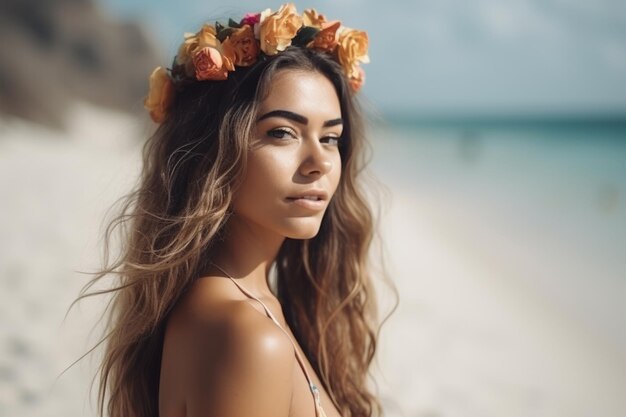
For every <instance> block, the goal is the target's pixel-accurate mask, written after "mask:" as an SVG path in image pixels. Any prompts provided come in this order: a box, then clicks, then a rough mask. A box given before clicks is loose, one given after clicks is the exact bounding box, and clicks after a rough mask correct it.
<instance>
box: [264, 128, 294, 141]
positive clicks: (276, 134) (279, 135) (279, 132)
mask: <svg viewBox="0 0 626 417" xmlns="http://www.w3.org/2000/svg"><path fill="white" fill-rule="evenodd" d="M267 134H268V135H269V136H271V137H273V138H276V139H285V137H288V136H291V137H295V134H294V133H293V132H291V131H289V130H287V129H274V130H270V131H269V132H267Z"/></svg>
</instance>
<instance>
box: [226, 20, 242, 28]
mask: <svg viewBox="0 0 626 417" xmlns="http://www.w3.org/2000/svg"><path fill="white" fill-rule="evenodd" d="M228 26H230V27H231V28H235V29H239V28H240V27H241V25H240V24H239V23H237V22H235V21H234V20H233V19H228Z"/></svg>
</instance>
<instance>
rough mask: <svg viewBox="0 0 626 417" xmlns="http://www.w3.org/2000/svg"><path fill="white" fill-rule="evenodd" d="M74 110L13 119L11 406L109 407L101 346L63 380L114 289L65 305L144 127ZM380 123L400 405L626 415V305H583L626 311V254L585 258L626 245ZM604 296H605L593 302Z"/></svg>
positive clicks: (9, 138)
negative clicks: (442, 168) (598, 237)
mask: <svg viewBox="0 0 626 417" xmlns="http://www.w3.org/2000/svg"><path fill="white" fill-rule="evenodd" d="M72 114H73V115H74V117H73V120H74V121H75V122H74V124H73V126H72V128H71V131H70V132H69V134H59V133H54V132H50V131H48V130H45V129H40V128H37V127H34V126H31V125H28V124H24V123H19V122H15V121H13V122H8V121H0V191H1V192H2V200H1V203H0V207H1V208H2V213H3V216H2V218H1V219H0V232H1V233H0V234H1V236H2V241H1V245H2V246H1V250H0V268H1V269H0V314H1V317H2V319H3V320H2V327H1V328H0V329H1V333H0V349H1V355H0V415H1V416H5V415H6V416H64V417H72V416H76V417H78V416H95V411H94V410H95V403H92V404H91V405H90V404H89V402H88V387H89V383H90V378H91V377H92V375H93V372H94V364H95V362H96V361H95V360H92V361H91V362H90V361H89V360H84V361H82V362H81V363H79V365H76V366H74V367H73V368H72V369H71V370H69V371H68V372H66V373H65V374H64V375H63V376H62V377H61V378H60V379H59V380H58V381H56V383H55V384H54V385H53V383H54V381H55V378H56V376H57V375H58V374H59V373H60V372H61V371H62V370H63V369H65V368H66V367H67V366H69V365H70V364H71V363H72V362H73V361H74V360H75V359H77V358H78V357H79V356H80V355H81V354H82V353H84V352H85V351H86V349H87V348H88V347H90V346H91V345H92V344H93V343H94V342H95V341H96V336H98V333H97V332H96V333H93V334H91V336H90V331H91V330H92V327H93V325H94V323H95V321H96V317H97V314H98V313H99V312H100V311H101V309H102V308H103V307H104V302H103V301H104V300H97V301H94V300H91V301H86V302H83V303H82V304H81V305H80V306H79V307H78V308H75V309H74V310H73V311H72V313H71V314H70V316H69V317H68V319H67V320H66V321H65V322H64V323H62V319H63V315H64V313H65V311H66V309H67V307H68V306H69V303H70V302H71V301H72V300H73V298H74V297H76V295H77V293H78V289H79V288H80V286H81V285H82V284H83V283H84V282H85V280H86V276H84V275H79V274H77V273H75V272H74V271H75V270H91V269H93V267H94V265H95V264H96V262H97V261H98V259H99V252H98V251H97V246H96V245H97V244H98V241H97V239H98V236H99V233H100V230H99V227H100V222H101V220H102V218H103V215H104V212H105V210H106V209H107V208H108V207H109V205H110V204H111V203H112V202H113V201H114V200H115V199H116V198H117V197H119V195H120V194H121V193H122V192H123V191H125V190H127V189H128V188H129V187H130V185H131V184H132V182H133V180H134V177H135V175H136V173H137V172H138V168H139V166H138V157H139V150H140V149H139V147H140V145H141V143H140V142H133V141H132V140H127V138H132V137H136V136H137V135H139V137H142V136H145V134H146V128H144V127H143V126H142V127H137V125H136V124H135V122H134V121H133V120H132V119H131V118H129V117H127V116H124V115H119V114H116V113H112V112H107V111H103V110H100V109H96V108H93V107H90V106H86V105H83V106H77V107H76V109H73V110H72ZM380 136H381V137H382V136H384V137H385V142H382V141H379V142H378V143H377V154H376V155H377V156H376V158H377V162H376V164H375V168H376V170H377V171H378V173H379V175H380V176H381V178H382V180H383V181H384V182H385V183H387V184H388V186H389V187H390V191H391V194H392V201H391V209H390V212H389V214H388V215H387V216H386V217H385V218H384V222H383V225H384V226H385V228H384V234H385V238H386V241H387V246H388V251H389V253H390V261H391V262H390V272H392V275H393V277H394V279H395V280H396V283H397V286H398V289H399V290H400V295H401V304H400V308H399V310H398V311H397V313H396V314H395V315H394V316H393V318H392V319H391V320H390V321H389V323H388V325H387V327H385V329H384V330H383V333H382V339H381V341H380V350H379V353H380V357H379V362H380V365H381V366H380V367H381V369H382V370H381V372H380V373H382V375H383V377H381V380H380V382H379V385H380V389H381V394H382V397H383V399H384V403H385V405H386V408H387V412H388V415H389V416H390V417H399V416H423V417H426V416H428V417H434V416H446V417H455V416H464V417H467V416H484V417H491V416H493V417H496V416H497V417H501V416H507V417H515V416H533V417H535V416H537V417H540V416H550V417H577V416H592V415H593V416H595V415H602V416H615V417H617V416H623V415H626V400H625V399H624V397H623V395H622V394H623V392H626V354H625V353H624V347H625V345H624V344H622V340H623V339H622V334H617V332H612V331H611V329H615V328H617V326H623V325H624V318H623V317H619V318H617V319H616V320H615V321H614V322H610V323H609V321H610V320H608V319H603V320H601V321H600V320H599V319H598V320H594V319H592V318H589V319H588V320H584V319H581V317H582V316H589V317H592V316H593V317H597V318H603V317H610V316H609V315H608V313H607V315H606V316H603V315H602V314H601V313H602V311H606V312H609V313H610V312H615V311H621V310H619V308H620V307H616V300H619V299H622V298H623V295H624V292H623V289H624V286H623V285H624V284H623V280H622V281H620V282H617V281H616V280H615V279H614V278H615V277H616V276H617V275H619V274H620V273H621V272H623V270H621V271H620V270H619V268H620V267H621V264H619V265H617V264H615V262H614V263H613V264H611V265H608V266H606V265H605V266H606V267H607V273H605V274H603V276H605V277H607V278H605V279H604V281H603V280H602V279H599V278H597V277H593V276H588V270H587V269H586V268H585V267H583V266H585V265H587V268H592V267H594V268H595V267H597V266H598V265H596V264H594V263H593V259H598V261H597V262H599V263H600V262H602V261H606V260H607V259H608V260H612V259H614V258H611V256H612V255H611V253H610V251H608V252H607V251H605V252H607V253H608V254H606V255H604V257H603V256H601V255H599V256H596V257H594V254H593V253H592V254H587V255H586V256H587V258H585V255H584V254H583V253H582V252H581V247H578V246H575V245H572V244H571V242H568V241H565V242H563V241H562V239H556V238H554V236H555V233H554V230H553V231H551V233H546V234H545V235H544V233H539V232H538V231H537V229H534V228H533V227H530V226H529V225H532V224H533V223H532V222H533V221H534V220H537V219H541V218H542V217H541V214H540V213H539V214H538V212H537V210H535V211H533V210H532V207H530V208H528V211H525V212H523V213H511V212H509V211H506V210H504V207H506V204H505V203H506V202H505V203H503V202H501V201H500V202H498V201H487V202H486V201H485V200H484V199H483V197H484V198H487V197H489V196H490V195H491V196H493V194H494V192H493V191H491V194H489V191H486V192H484V193H482V194H481V192H478V193H472V192H470V191H472V190H473V191H476V190H475V189H469V188H468V189H466V190H465V191H467V192H466V193H464V192H463V190H461V189H459V187H458V184H457V183H455V182H454V179H455V178H456V177H454V175H455V174H454V173H453V174H448V176H447V177H445V176H442V175H439V176H438V175H435V174H432V176H430V177H428V175H431V174H429V173H436V172H437V171H436V170H435V169H434V168H433V166H434V162H433V166H429V158H431V159H436V157H437V156H438V154H437V152H444V151H443V150H442V149H440V148H437V149H434V148H433V149H431V151H432V155H430V156H429V157H422V158H418V159H416V161H417V162H419V166H417V167H416V166H413V165H412V162H411V160H410V158H408V157H407V156H406V155H403V152H404V149H403V148H402V146H403V145H402V143H403V142H402V140H401V139H399V138H397V137H393V135H389V134H388V133H385V135H380ZM439 156H441V155H439ZM403 158H405V159H403ZM488 160H489V159H488V158H487V161H488ZM407 161H408V162H407ZM471 170H472V169H471V168H468V169H467V171H471ZM476 178H480V177H476ZM455 184H457V185H455ZM539 188H541V184H539ZM544 188H545V184H544ZM526 191H527V190H526ZM528 192H530V191H528ZM472 196H481V199H478V200H480V201H478V200H477V199H476V198H472ZM531 200H532V198H531ZM503 204H504V206H503ZM487 208H488V209H487ZM511 214H519V215H520V216H517V217H514V216H512V215H511ZM548 214H550V213H548ZM620 215H621V214H620ZM520 218H521V219H522V220H520ZM516 219H517V220H516ZM523 219H527V220H526V221H523ZM620 221H621V220H620ZM555 222H556V223H558V221H556V220H555ZM620 224H621V223H620ZM556 230H561V229H556ZM587 232H588V231H585V233H587ZM551 236H552V237H551ZM590 239H592V241H593V236H591V238H590ZM582 249H584V248H582ZM545 253H548V254H550V255H551V256H545ZM542 254H544V255H543V256H542ZM607 257H608V258H607ZM589 259H591V261H590V260H589ZM564 260H569V262H568V263H567V265H570V266H565V265H566V262H565V261H564ZM605 263H606V262H605ZM565 272H566V273H567V274H568V275H566V276H565V279H566V280H567V279H571V282H577V283H580V287H579V288H578V287H577V288H578V293H580V294H582V295H580V296H579V297H578V298H576V297H573V296H572V297H569V298H568V297H566V295H568V294H577V293H576V291H574V290H573V289H571V288H569V287H567V286H563V285H562V283H563V282H564V281H563V273H565ZM555 275H559V277H561V281H558V280H555V279H554V278H553V277H554V276H555ZM622 278H623V276H622ZM609 279H614V282H615V283H614V285H613V284H611V285H609V282H610V281H608V280H609ZM557 284H558V285H557ZM554 289H560V291H561V292H562V293H563V294H562V295H561V296H557V295H555V294H557V291H555V290H554ZM586 294H587V295H588V296H587V297H586V298H585V295H586ZM589 294H591V295H589ZM598 295H603V296H606V298H602V299H600V300H599V301H600V302H599V304H600V305H601V304H602V302H603V301H604V302H605V303H606V304H607V306H606V308H605V310H602V308H601V307H598V308H597V309H596V308H594V309H593V312H592V313H593V314H585V312H587V311H588V309H587V307H586V306H587V305H588V304H586V303H588V302H589V300H594V299H596V298H597V297H598ZM568 300H570V301H571V300H573V301H572V303H570V304H567V301H568ZM594 314H595V316H594ZM599 322H600V323H606V326H605V327H602V326H600V325H597V323H599Z"/></svg>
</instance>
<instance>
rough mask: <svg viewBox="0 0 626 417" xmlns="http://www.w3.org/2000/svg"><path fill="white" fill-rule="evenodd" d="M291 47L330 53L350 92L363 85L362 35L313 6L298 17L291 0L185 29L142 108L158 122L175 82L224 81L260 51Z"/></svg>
mask: <svg viewBox="0 0 626 417" xmlns="http://www.w3.org/2000/svg"><path fill="white" fill-rule="evenodd" d="M291 45H293V46H299V47H306V48H312V49H315V50H317V51H321V52H326V53H328V54H330V55H331V56H333V57H334V58H335V59H336V60H337V61H338V62H339V63H340V64H341V67H342V68H343V71H344V73H345V74H346V76H347V77H348V80H349V81H350V85H351V86H352V89H353V90H354V91H355V92H356V91H358V90H359V89H360V88H361V86H362V85H363V83H364V81H365V73H364V71H363V69H362V68H361V66H360V63H368V62H369V57H368V55H367V47H368V38H367V33H366V32H363V31H359V30H355V29H350V28H347V27H345V26H343V25H341V22H340V21H338V20H333V21H327V20H326V18H325V17H324V15H322V14H318V13H317V12H316V11H315V10H314V9H307V10H305V11H304V13H303V14H302V16H300V15H299V14H298V13H297V12H296V7H295V6H294V5H293V3H287V4H284V5H282V6H281V7H280V9H278V11H276V12H272V11H271V10H270V9H265V10H264V11H262V12H260V13H247V14H246V15H245V16H244V17H243V19H241V21H239V22H236V21H234V20H232V19H229V21H228V26H223V25H221V24H220V23H219V22H216V23H215V25H209V24H205V25H203V26H202V28H201V29H200V31H199V32H198V33H195V34H193V33H185V41H184V42H183V43H182V45H181V46H180V48H179V49H178V54H177V55H176V57H175V58H174V62H173V63H172V68H171V69H165V68H163V67H157V68H155V69H154V71H152V74H151V75H150V91H149V93H148V96H147V97H146V98H145V100H144V107H145V108H146V109H148V110H149V111H150V117H151V118H152V120H154V121H155V122H156V123H162V122H163V121H165V119H166V118H167V114H168V109H169V105H170V103H171V101H172V98H173V96H174V83H179V82H185V81H194V80H197V81H203V80H225V79H227V78H228V73H229V72H231V71H235V68H236V67H247V66H250V65H252V64H254V63H255V62H256V61H257V60H258V59H259V57H260V55H261V54H265V55H276V54H278V53H279V52H282V51H284V50H285V49H286V48H287V47H288V46H291Z"/></svg>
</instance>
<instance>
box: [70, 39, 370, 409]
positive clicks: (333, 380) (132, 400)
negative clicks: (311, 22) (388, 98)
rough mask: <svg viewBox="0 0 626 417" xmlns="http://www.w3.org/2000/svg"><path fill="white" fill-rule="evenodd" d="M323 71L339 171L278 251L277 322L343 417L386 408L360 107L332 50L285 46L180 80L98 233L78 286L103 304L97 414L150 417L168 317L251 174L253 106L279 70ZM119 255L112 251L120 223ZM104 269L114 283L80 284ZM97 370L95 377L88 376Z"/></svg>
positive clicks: (207, 258)
mask: <svg viewBox="0 0 626 417" xmlns="http://www.w3.org/2000/svg"><path fill="white" fill-rule="evenodd" d="M283 70H301V71H317V72H319V73H321V74H323V75H324V76H326V77H327V78H328V79H329V80H330V81H331V82H332V84H333V86H334V88H335V90H336V92H337V95H338V97H339V101H340V104H341V114H342V118H343V121H344V130H343V140H342V142H341V143H342V145H340V149H339V152H340V155H341V160H342V175H341V178H340V183H339V186H338V188H337V190H336V192H335V194H334V196H333V198H332V200H331V201H330V203H329V206H328V208H327V211H326V213H325V215H324V217H323V220H322V224H321V227H320V230H319V233H318V234H317V235H316V236H315V237H314V238H311V239H305V240H295V239H286V240H285V242H284V243H283V245H282V247H281V249H280V251H279V253H278V256H277V259H276V260H275V261H276V263H275V280H276V281H275V282H276V285H275V288H274V291H275V292H276V296H277V297H278V299H279V300H280V302H281V304H282V306H283V310H284V313H285V318H286V320H287V323H288V324H289V326H290V328H291V329H292V330H293V332H294V334H295V336H296V338H297V340H298V342H299V344H300V345H301V347H302V349H303V351H304V352H305V354H306V356H307V358H308V359H309V361H310V362H311V364H312V366H313V367H314V369H315V370H316V372H317V373H318V375H319V376H320V378H321V381H322V383H323V384H324V386H325V388H326V390H327V391H328V393H329V395H330V396H331V398H332V400H333V401H334V402H335V405H336V406H337V407H338V409H339V411H340V412H341V414H342V415H343V416H344V417H365V416H371V415H376V414H381V413H382V407H381V406H380V403H379V400H378V399H377V397H376V395H375V394H374V393H373V392H372V387H371V386H369V382H368V376H369V375H368V370H369V368H370V364H371V362H372V360H373V358H374V353H375V351H376V341H377V336H378V332H379V330H380V325H381V323H382V322H381V321H379V320H378V316H377V305H376V302H375V297H374V294H373V288H372V268H370V255H369V253H370V246H371V243H372V239H373V237H374V235H375V227H374V226H375V218H374V216H373V210H372V206H370V203H369V202H368V199H367V198H366V197H367V196H366V190H365V188H364V185H363V181H362V179H363V178H362V176H363V173H364V172H365V171H364V168H365V166H366V165H367V163H368V160H369V155H370V154H369V151H368V150H369V148H368V145H367V142H366V141H365V137H364V121H363V120H362V117H361V115H360V109H359V103H358V102H357V100H356V98H355V97H354V95H353V93H352V90H351V88H350V86H349V84H348V82H347V80H346V78H345V76H344V74H343V72H342V69H341V67H340V66H339V64H338V63H336V62H335V61H334V60H333V59H331V58H330V57H328V56H326V55H325V54H323V53H319V52H315V51H313V50H310V49H307V48H296V47H289V48H287V50H285V51H284V52H281V53H280V54H278V55H275V56H272V57H264V59H261V60H259V61H258V62H257V63H256V64H255V65H253V66H251V67H248V68H238V69H237V71H235V72H232V73H230V74H229V77H228V79H227V80H225V81H218V82H195V83H192V84H189V85H179V86H177V91H176V94H175V99H174V101H173V103H172V107H171V111H170V114H169V117H168V119H167V120H166V121H165V122H164V123H162V124H161V125H160V126H159V127H158V129H157V130H156V132H155V133H154V134H153V135H152V136H151V137H150V138H149V139H148V141H147V142H146V143H145V145H144V147H143V170H142V173H141V176H140V179H139V182H138V185H137V186H136V187H135V188H134V189H133V190H132V191H131V192H130V193H129V194H128V195H126V196H124V197H123V199H122V200H120V202H121V203H122V205H121V207H120V209H119V210H120V212H118V214H117V215H116V217H115V218H114V219H113V220H112V221H111V222H110V223H108V225H107V227H106V229H105V235H104V260H103V263H104V267H103V268H101V269H100V270H98V271H97V272H95V273H92V274H93V275H94V276H93V277H92V278H91V279H90V280H89V281H88V282H87V284H86V285H84V287H83V288H82V289H81V291H80V294H79V297H78V298H77V299H76V300H74V302H73V303H72V305H70V309H71V307H72V306H73V305H74V303H76V302H77V301H79V300H81V299H82V298H85V297H88V296H93V295H99V294H106V295H108V296H110V300H109V304H108V305H107V307H106V308H105V310H104V313H103V317H107V321H106V327H105V330H104V333H103V337H102V339H101V340H100V341H99V343H98V344H97V345H95V346H94V347H93V348H92V349H91V350H90V351H89V352H87V354H88V353H90V352H91V351H93V349H95V348H96V347H98V346H99V345H100V344H102V343H104V342H106V344H105V349H104V355H103V358H102V361H101V363H100V367H99V369H98V372H99V374H100V379H99V390H98V412H99V415H100V416H103V415H105V414H104V409H105V407H106V411H107V414H108V415H109V416H111V417H155V416H157V415H158V390H159V375H160V363H161V354H162V347H163V336H164V329H165V324H166V321H167V318H168V315H169V313H170V312H171V311H172V309H173V307H174V306H175V305H176V303H177V301H178V300H179V299H180V298H181V296H182V295H183V294H184V293H185V291H187V290H188V289H189V288H190V286H191V285H192V283H193V282H194V281H195V280H196V279H198V278H199V277H201V276H203V273H205V271H207V267H208V266H209V265H210V262H211V260H212V248H213V245H214V243H215V242H218V241H219V240H220V238H221V236H220V231H221V230H222V229H223V227H224V225H225V224H226V223H227V222H228V218H229V213H230V210H231V203H232V201H233V196H234V194H235V193H236V192H237V189H238V186H239V184H240V181H241V179H242V178H243V177H244V173H245V171H246V156H247V151H248V144H249V142H250V137H251V135H252V132H253V128H254V124H255V117H256V115H257V109H258V105H259V103H260V102H261V101H262V100H263V98H264V97H266V95H267V94H268V93H269V89H270V88H271V84H272V80H273V79H274V77H275V75H276V74H277V72H278V71H283ZM115 230H118V231H119V233H120V236H121V239H120V241H119V245H120V246H119V248H118V249H119V253H118V256H117V257H116V258H115V259H114V260H112V261H111V260H110V259H111V256H110V253H111V250H110V249H111V244H112V240H113V235H114V231H115ZM105 277H114V285H113V286H112V287H111V288H107V289H103V290H98V291H94V290H92V291H91V292H88V290H90V289H91V288H92V287H93V285H94V284H96V283H97V282H99V281H101V280H103V279H104V278H105ZM96 375H97V374H96Z"/></svg>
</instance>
